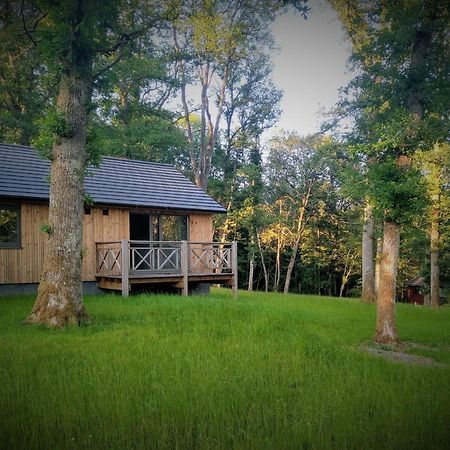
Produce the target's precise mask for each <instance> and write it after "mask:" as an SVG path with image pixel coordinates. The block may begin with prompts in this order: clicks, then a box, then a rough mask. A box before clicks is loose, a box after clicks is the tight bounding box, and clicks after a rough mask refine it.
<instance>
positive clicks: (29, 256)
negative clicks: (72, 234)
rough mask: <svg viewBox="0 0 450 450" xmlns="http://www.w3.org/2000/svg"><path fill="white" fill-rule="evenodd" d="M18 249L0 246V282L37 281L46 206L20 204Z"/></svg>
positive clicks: (44, 243) (42, 256)
mask: <svg viewBox="0 0 450 450" xmlns="http://www.w3.org/2000/svg"><path fill="white" fill-rule="evenodd" d="M20 215H21V248H0V284H20V283H37V282H38V281H39V278H40V275H41V269H42V265H43V263H44V259H45V255H46V247H47V234H46V233H44V232H43V231H41V226H42V225H44V224H46V223H48V206H47V205H42V204H30V203H24V204H22V205H21V211H20Z"/></svg>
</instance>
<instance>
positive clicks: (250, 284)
mask: <svg viewBox="0 0 450 450" xmlns="http://www.w3.org/2000/svg"><path fill="white" fill-rule="evenodd" d="M254 273H255V255H254V254H253V253H252V255H251V257H250V265H249V270H248V287H247V290H248V291H253V276H254Z"/></svg>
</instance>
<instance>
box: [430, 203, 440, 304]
mask: <svg viewBox="0 0 450 450" xmlns="http://www.w3.org/2000/svg"><path fill="white" fill-rule="evenodd" d="M430 240H431V255H430V265H431V267H430V287H431V293H430V297H431V298H430V300H431V306H432V307H433V308H439V209H438V208H436V207H435V208H433V212H432V216H431V233H430Z"/></svg>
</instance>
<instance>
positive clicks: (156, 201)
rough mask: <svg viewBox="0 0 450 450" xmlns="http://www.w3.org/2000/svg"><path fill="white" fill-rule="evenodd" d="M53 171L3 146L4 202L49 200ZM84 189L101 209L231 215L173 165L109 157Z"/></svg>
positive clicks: (0, 186)
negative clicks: (50, 173) (149, 209)
mask: <svg viewBox="0 0 450 450" xmlns="http://www.w3.org/2000/svg"><path fill="white" fill-rule="evenodd" d="M49 171H50V162H49V161H47V160H44V159H42V158H41V157H40V156H39V155H38V153H37V152H36V150H34V149H33V148H31V147H24V146H18V145H9V144H0V197H14V198H22V199H34V200H48V197H49V185H48V181H47V180H48V176H49ZM84 187H85V190H86V193H87V194H89V195H90V196H91V197H92V198H93V200H94V202H95V203H97V204H101V205H117V206H121V205H122V206H134V207H147V208H158V209H173V210H175V209H178V210H180V209H181V210H183V211H198V212H211V213H223V212H226V209H225V208H224V207H223V206H221V205H220V204H219V203H217V202H216V201H215V200H213V199H212V198H211V197H210V196H209V195H207V194H206V193H205V192H203V191H202V190H201V189H199V188H198V187H197V186H195V185H194V184H193V183H192V182H191V181H189V180H188V179H187V178H186V177H185V176H184V175H182V174H181V173H180V172H178V171H177V170H176V169H175V168H174V167H173V166H171V165H170V164H159V163H151V162H147V161H133V160H129V159H120V158H111V157H104V158H102V161H101V164H100V166H99V167H89V170H88V175H87V177H86V179H85V182H84Z"/></svg>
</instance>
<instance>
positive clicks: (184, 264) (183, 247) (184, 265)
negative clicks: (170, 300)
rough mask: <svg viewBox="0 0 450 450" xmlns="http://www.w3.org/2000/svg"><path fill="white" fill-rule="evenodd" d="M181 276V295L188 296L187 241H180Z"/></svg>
mask: <svg viewBox="0 0 450 450" xmlns="http://www.w3.org/2000/svg"><path fill="white" fill-rule="evenodd" d="M180 251H181V255H180V258H181V275H182V277H183V280H182V282H183V288H182V294H183V295H185V296H186V295H188V294H189V278H188V277H189V247H188V243H187V241H181V247H180Z"/></svg>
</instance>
